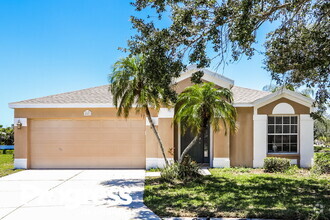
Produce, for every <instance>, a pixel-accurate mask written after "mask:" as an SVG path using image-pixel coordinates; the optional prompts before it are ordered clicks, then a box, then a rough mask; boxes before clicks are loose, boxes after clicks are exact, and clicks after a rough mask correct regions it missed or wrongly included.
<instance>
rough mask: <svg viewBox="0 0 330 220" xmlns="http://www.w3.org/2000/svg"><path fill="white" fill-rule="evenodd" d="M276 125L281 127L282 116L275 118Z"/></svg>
mask: <svg viewBox="0 0 330 220" xmlns="http://www.w3.org/2000/svg"><path fill="white" fill-rule="evenodd" d="M276 124H277V125H281V124H282V116H280V117H276Z"/></svg>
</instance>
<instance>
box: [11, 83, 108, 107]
mask: <svg viewBox="0 0 330 220" xmlns="http://www.w3.org/2000/svg"><path fill="white" fill-rule="evenodd" d="M108 88H109V85H104V86H97V87H93V88H88V89H82V90H77V91H73V92H66V93H60V94H56V95H50V96H45V97H41V98H36V99H28V100H24V101H20V102H15V103H11V104H82V103H88V104H112V95H111V94H110V92H109V91H108Z"/></svg>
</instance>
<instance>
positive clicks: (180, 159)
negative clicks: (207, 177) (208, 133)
mask: <svg viewBox="0 0 330 220" xmlns="http://www.w3.org/2000/svg"><path fill="white" fill-rule="evenodd" d="M204 130H205V129H202V130H201V132H200V134H198V135H196V136H195V137H194V139H193V140H192V141H191V142H190V144H189V145H188V146H187V147H186V149H184V151H183V152H182V154H181V156H180V158H179V163H182V161H183V158H184V157H185V156H186V155H187V154H188V152H189V151H190V149H191V148H192V147H193V146H194V144H195V143H196V142H197V141H198V138H199V136H200V135H201V134H202V135H204Z"/></svg>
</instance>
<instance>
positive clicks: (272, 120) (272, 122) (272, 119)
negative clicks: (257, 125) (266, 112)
mask: <svg viewBox="0 0 330 220" xmlns="http://www.w3.org/2000/svg"><path fill="white" fill-rule="evenodd" d="M268 124H269V125H270V124H275V120H274V117H268Z"/></svg>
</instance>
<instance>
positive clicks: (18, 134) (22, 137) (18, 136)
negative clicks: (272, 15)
mask: <svg viewBox="0 0 330 220" xmlns="http://www.w3.org/2000/svg"><path fill="white" fill-rule="evenodd" d="M28 125H29V123H28ZM14 138H15V158H27V157H28V127H26V126H23V127H21V129H17V127H15V130H14Z"/></svg>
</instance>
